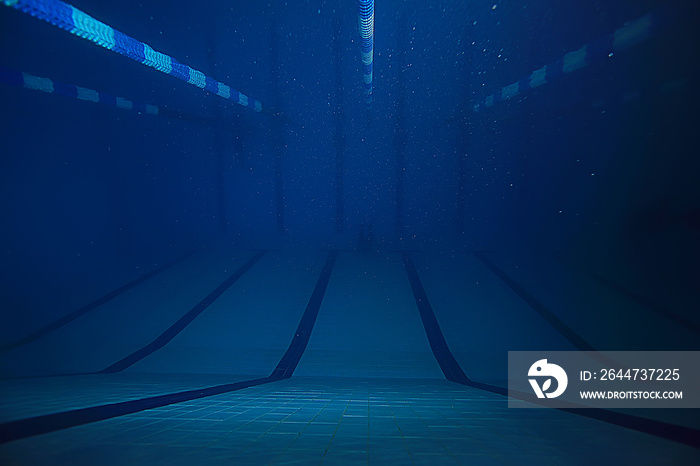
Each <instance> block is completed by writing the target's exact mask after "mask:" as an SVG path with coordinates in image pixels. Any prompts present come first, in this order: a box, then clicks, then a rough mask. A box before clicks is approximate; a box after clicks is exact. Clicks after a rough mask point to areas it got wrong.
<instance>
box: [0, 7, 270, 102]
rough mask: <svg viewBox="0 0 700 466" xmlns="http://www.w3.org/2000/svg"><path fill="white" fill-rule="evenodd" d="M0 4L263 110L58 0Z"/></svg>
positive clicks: (228, 97) (218, 84) (202, 75)
mask: <svg viewBox="0 0 700 466" xmlns="http://www.w3.org/2000/svg"><path fill="white" fill-rule="evenodd" d="M0 1H1V2H2V3H3V4H4V5H6V6H9V7H12V8H15V9H17V10H20V11H22V12H24V13H27V14H29V15H31V16H34V17H35V18H39V19H41V20H44V21H46V22H48V23H50V24H53V25H54V26H57V27H59V28H61V29H63V30H66V31H68V32H70V33H71V34H73V35H76V36H78V37H82V38H83V39H87V40H89V41H90V42H93V43H95V44H97V45H99V46H101V47H104V48H106V49H108V50H111V51H113V52H117V53H118V54H120V55H124V56H125V57H129V58H131V59H132V60H135V61H137V62H139V63H143V64H144V65H146V66H150V67H151V68H155V69H156V70H158V71H160V72H162V73H165V74H168V75H170V76H174V77H176V78H178V79H180V80H182V81H185V82H187V83H189V84H192V85H193V86H196V87H199V88H200V89H204V90H205V91H208V92H211V93H212V94H216V95H218V96H219V97H223V98H224V99H227V100H230V101H232V102H235V103H237V104H239V105H242V106H244V107H248V108H250V109H253V110H255V111H256V112H261V111H262V104H261V103H260V102H259V101H257V100H255V99H250V98H248V96H246V95H245V94H241V93H240V92H238V91H237V90H235V89H233V88H231V87H230V86H228V85H226V84H224V83H221V82H219V81H217V80H215V79H212V78H210V77H209V76H206V75H205V74H204V73H202V72H201V71H197V70H195V69H194V68H191V67H189V66H187V65H183V64H182V63H180V62H178V61H177V60H175V59H174V58H172V57H170V56H168V55H165V54H163V53H160V52H158V51H156V50H153V48H151V47H150V46H149V45H148V44H144V43H143V42H140V41H138V40H136V39H134V38H132V37H129V36H127V35H126V34H124V33H122V32H119V31H117V30H115V29H113V28H111V27H110V26H108V25H106V24H104V23H102V22H100V21H98V20H96V19H95V18H93V17H91V16H90V15H88V14H86V13H83V12H82V11H80V10H78V9H77V8H75V7H73V6H71V5H69V4H67V3H64V2H62V1H60V0H0Z"/></svg>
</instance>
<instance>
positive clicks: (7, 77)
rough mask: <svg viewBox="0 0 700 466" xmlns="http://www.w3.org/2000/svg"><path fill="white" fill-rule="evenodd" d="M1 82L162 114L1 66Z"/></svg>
mask: <svg viewBox="0 0 700 466" xmlns="http://www.w3.org/2000/svg"><path fill="white" fill-rule="evenodd" d="M0 82H3V83H5V84H10V85H13V86H19V87H24V88H26V89H32V90H35V91H41V92H46V93H47V94H59V95H64V96H66V97H72V98H74V99H78V100H83V101H86V102H92V103H96V104H102V105H108V106H110V107H116V108H122V109H124V110H134V111H136V112H139V113H147V114H149V115H158V114H160V109H159V108H158V106H157V105H151V104H146V103H143V102H138V101H136V100H129V99H125V98H123V97H117V96H113V95H111V94H106V93H104V92H99V91H95V90H93V89H88V88H86V87H80V86H75V85H73V84H63V83H60V82H58V81H54V80H52V79H49V78H42V77H40V76H34V75H33V74H29V73H24V72H20V71H13V70H9V69H7V68H3V67H1V66H0Z"/></svg>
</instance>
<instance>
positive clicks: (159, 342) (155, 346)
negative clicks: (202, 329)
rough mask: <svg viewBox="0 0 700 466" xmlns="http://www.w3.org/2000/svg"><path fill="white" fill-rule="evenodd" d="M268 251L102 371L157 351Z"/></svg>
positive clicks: (114, 369) (115, 369)
mask: <svg viewBox="0 0 700 466" xmlns="http://www.w3.org/2000/svg"><path fill="white" fill-rule="evenodd" d="M266 253H267V251H260V252H258V253H257V254H256V255H254V256H253V257H252V258H250V259H249V260H248V262H246V263H245V264H243V265H242V266H241V267H240V268H239V269H238V270H236V271H235V272H234V273H233V275H231V276H230V277H228V278H227V279H226V280H224V281H223V282H222V283H221V284H220V285H219V286H217V287H216V289H214V291H212V292H211V293H209V295H207V297H206V298H204V299H203V300H201V301H200V302H199V303H197V305H196V306H195V307H193V308H192V309H190V310H189V311H187V313H185V315H183V316H182V317H180V319H178V321H177V322H175V323H174V324H173V325H171V326H170V328H168V329H167V330H166V331H165V332H163V333H161V334H160V335H159V336H158V337H157V338H156V339H155V340H153V341H152V342H150V343H149V344H147V345H146V346H144V347H143V348H141V349H139V350H136V351H134V352H133V353H131V354H130V355H128V356H126V357H125V358H123V359H121V360H119V361H117V362H115V363H114V364H112V365H111V366H109V367H107V368H106V369H103V370H102V372H103V373H106V374H113V373H115V372H121V371H123V370H124V369H126V368H128V367H130V366H132V365H134V364H136V363H137V362H139V361H140V360H142V359H144V358H145V357H147V356H150V355H151V354H153V353H155V352H156V351H158V350H159V349H161V348H162V347H164V346H165V345H167V344H168V343H170V341H171V340H172V339H173V338H175V337H176V336H177V334H178V333H180V332H182V331H183V330H184V329H185V327H187V326H188V325H189V324H191V323H192V321H194V319H196V318H197V317H198V316H199V315H200V314H201V313H202V312H204V310H205V309H206V308H208V307H209V306H210V305H211V304H212V303H213V302H214V301H216V300H217V299H219V297H220V296H221V295H222V294H224V292H225V291H226V290H228V289H229V288H230V287H231V285H233V284H234V283H236V282H237V281H238V279H239V278H241V277H242V276H243V275H244V274H245V273H246V272H247V271H248V270H250V268H251V267H253V265H255V263H256V262H258V261H259V260H260V259H261V258H262V257H263V256H264V255H265V254H266Z"/></svg>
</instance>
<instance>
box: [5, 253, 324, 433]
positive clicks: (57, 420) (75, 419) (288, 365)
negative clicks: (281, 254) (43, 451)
mask: <svg viewBox="0 0 700 466" xmlns="http://www.w3.org/2000/svg"><path fill="white" fill-rule="evenodd" d="M337 256H338V251H330V252H329V253H328V258H327V259H326V262H325V264H324V266H323V270H322V271H321V274H320V276H319V278H318V281H317V282H316V287H315V288H314V291H313V293H312V294H311V298H310V299H309V303H308V304H307V306H306V309H305V310H304V314H303V315H302V317H301V320H300V322H299V326H298V327H297V329H296V332H295V334H294V337H293V338H292V341H291V343H290V345H289V348H288V349H287V352H286V353H285V354H284V356H282V359H281V360H280V362H279V363H278V364H277V367H275V369H274V370H273V371H272V373H271V374H270V375H269V376H267V377H262V378H259V379H253V380H247V381H242V382H236V383H230V384H224V385H217V386H214V387H208V388H203V389H197V390H187V391H184V392H177V393H170V394H166V395H158V396H152V397H148V398H142V399H139V400H131V401H123V402H120V403H111V404H106V405H100V406H93V407H90V408H82V409H74V410H71V411H64V412H61V413H54V414H46V415H43V416H36V417H31V418H27V419H20V420H17V421H10V422H6V423H3V424H0V444H4V443H8V442H12V441H15V440H21V439H24V438H27V437H33V436H35V435H41V434H47V433H50V432H55V431H57V430H63V429H68V428H70V427H77V426H81V425H84V424H89V423H92V422H97V421H104V420H107V419H112V418H115V417H119V416H125V415H127V414H134V413H138V412H141V411H145V410H147V409H154V408H160V407H163V406H167V405H171V404H176V403H183V402H185V401H191V400H197V399H200V398H206V397H210V396H214V395H221V394H224V393H229V392H234V391H237V390H242V389H244V388H249V387H254V386H256V385H263V384H267V383H272V382H277V381H280V380H284V379H288V378H290V377H291V376H292V374H293V373H294V370H295V368H296V367H297V365H298V364H299V361H300V360H301V357H302V356H303V354H304V351H305V350H306V346H307V344H308V342H309V338H310V337H311V332H312V331H313V327H314V324H315V323H316V317H317V316H318V312H319V310H320V308H321V303H322V302H323V297H324V295H325V293H326V288H327V286H328V282H329V280H330V276H331V273H332V272H333V267H334V265H335V260H336V257H337Z"/></svg>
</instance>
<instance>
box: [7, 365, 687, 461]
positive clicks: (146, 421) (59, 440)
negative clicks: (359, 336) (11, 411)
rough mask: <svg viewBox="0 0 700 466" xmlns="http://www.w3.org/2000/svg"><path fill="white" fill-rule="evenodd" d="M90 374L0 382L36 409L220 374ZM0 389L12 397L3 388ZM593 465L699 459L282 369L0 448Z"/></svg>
mask: <svg viewBox="0 0 700 466" xmlns="http://www.w3.org/2000/svg"><path fill="white" fill-rule="evenodd" d="M91 377H92V379H93V380H92V381H90V380H86V379H85V378H84V377H83V378H82V380H81V377H74V378H70V377H66V378H60V381H58V382H57V379H53V380H52V379H45V380H44V381H43V382H44V383H43V386H44V388H43V390H42V391H41V392H37V393H35V394H34V395H32V389H31V386H36V385H37V383H38V381H37V379H25V380H20V381H9V382H8V381H5V382H3V383H2V385H3V386H4V387H5V388H7V387H8V384H11V385H12V390H13V391H14V393H15V395H14V397H15V399H16V400H17V405H18V406H21V405H22V400H23V399H24V401H25V402H27V401H28V400H29V401H31V403H30V404H31V405H32V406H33V409H34V412H33V413H32V414H33V415H38V414H41V413H39V412H37V406H43V408H42V409H44V414H47V413H50V412H56V411H57V410H63V409H70V408H69V407H70V406H72V407H73V408H76V407H81V406H80V405H75V404H73V405H71V402H70V401H69V400H71V399H73V400H75V399H80V400H83V401H81V403H83V405H82V406H85V403H86V402H85V400H87V399H89V400H90V402H89V403H88V405H94V404H96V403H100V402H102V403H113V402H114V401H115V387H116V386H119V384H121V388H120V389H119V390H118V391H121V392H122V393H124V392H123V388H124V386H125V385H128V386H129V387H131V388H130V390H131V395H132V396H138V387H139V386H141V387H142V388H143V392H142V394H143V395H144V396H152V395H154V394H158V393H169V392H170V391H172V390H173V389H175V388H192V387H194V386H197V385H201V384H206V383H212V382H221V381H222V380H223V378H222V376H211V377H209V376H204V375H201V374H199V375H194V376H193V378H192V379H189V380H188V377H189V376H187V375H180V376H175V375H173V374H169V375H168V374H150V375H149V374H139V375H135V374H132V375H130V376H129V380H122V381H121V382H119V383H116V382H110V383H103V382H101V381H100V378H103V377H110V376H109V375H99V376H91ZM178 379H180V380H179V381H178ZM112 380H113V381H114V380H116V379H112ZM22 384H27V390H26V394H25V395H24V396H23V395H21V394H22V393H24V392H25V391H22V390H21V389H20V386H21V385H22ZM71 384H73V387H72V388H71V386H70V385H71ZM115 384H116V385H115ZM52 385H54V386H55V388H52ZM3 393H4V395H5V396H4V397H3V398H5V401H6V402H7V404H8V405H12V403H11V400H10V402H8V400H7V398H6V396H7V395H8V393H9V392H8V391H7V390H5V391H3ZM78 395H83V396H78ZM42 398H43V403H42ZM62 400H63V402H62ZM67 400H68V401H67ZM19 414H21V413H18V415H19ZM594 462H599V463H602V464H635V465H643V464H660V463H666V464H699V463H700V451H698V450H697V449H694V448H691V447H688V446H685V445H681V444H678V443H675V442H672V441H668V440H664V439H660V438H657V437H653V436H649V435H647V434H643V433H639V432H635V431H632V430H629V429H624V428H621V427H617V426H614V425H610V424H606V423H604V422H600V421H596V420H592V419H588V418H584V417H581V416H576V415H573V414H570V413H566V412H560V411H555V410H550V409H513V408H508V407H507V401H506V399H505V398H504V397H502V396H499V395H496V394H493V393H489V392H485V391H482V390H478V389H474V388H469V387H464V386H461V385H458V384H455V383H452V382H449V381H446V380H439V379H423V380H421V379H367V378H361V379H360V378H316V377H292V378H291V379H287V380H282V381H278V382H273V383H268V384H264V385H259V386H255V387H250V388H246V389H243V390H238V391H234V392H230V393H226V394H222V395H216V396H210V397H205V398H200V399H196V400H192V401H187V402H182V403H176V404H171V405H168V406H163V407H160V408H156V409H149V410H145V411H141V412H138V413H134V414H129V415H124V416H118V417H115V418H111V419H107V420H103V421H98V422H93V423H89V424H85V425H82V426H78V427H72V428H67V429H62V430H58V431H55V432H52V433H48V434H42V435H37V436H32V437H28V438H24V439H21V440H16V441H12V442H9V443H6V444H4V445H0V463H2V464H4V465H20V464H21V465H26V464H71V465H75V464H127V463H128V464H169V465H170V464H255V465H257V464H279V465H286V464H486V465H489V464H499V465H501V464H533V465H534V464H536V465H538V466H540V465H559V464H574V465H575V464H581V465H584V464H585V465H589V464H592V463H594Z"/></svg>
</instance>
